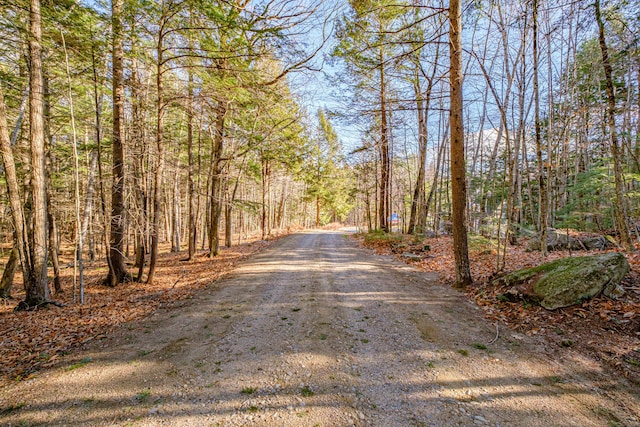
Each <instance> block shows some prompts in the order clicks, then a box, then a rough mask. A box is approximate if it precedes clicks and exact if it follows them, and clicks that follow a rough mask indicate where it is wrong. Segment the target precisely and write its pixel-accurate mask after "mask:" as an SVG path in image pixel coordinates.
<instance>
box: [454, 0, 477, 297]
mask: <svg viewBox="0 0 640 427" xmlns="http://www.w3.org/2000/svg"><path fill="white" fill-rule="evenodd" d="M460 3H461V2H460V0H452V1H451V3H450V5H449V25H450V27H449V49H450V56H451V63H450V70H449V72H450V76H449V78H450V81H451V107H450V108H451V111H450V113H449V126H450V128H451V131H450V133H451V159H450V161H451V204H452V207H451V210H452V215H451V219H452V223H453V252H454V256H455V270H456V281H455V286H456V287H465V286H467V285H470V284H471V282H472V280H471V271H470V268H469V252H468V245H467V225H466V207H467V194H466V176H465V175H466V168H465V158H464V128H463V121H462V39H461V34H460V33H461V29H462V11H461V4H460Z"/></svg>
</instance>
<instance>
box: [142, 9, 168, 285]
mask: <svg viewBox="0 0 640 427" xmlns="http://www.w3.org/2000/svg"><path fill="white" fill-rule="evenodd" d="M165 23H166V22H165V18H164V17H162V18H161V25H160V28H161V29H162V30H161V31H160V33H159V34H158V44H157V46H156V52H157V56H158V58H157V59H158V64H157V68H156V89H157V92H158V93H157V96H158V99H157V103H156V112H157V115H158V117H157V119H158V120H157V128H156V170H155V180H154V188H153V223H152V224H151V255H150V256H149V275H148V276H147V283H153V279H155V272H156V265H157V262H158V239H159V237H160V220H161V219H162V212H161V209H160V201H161V195H162V181H163V180H162V174H163V173H164V107H165V101H164V88H163V80H162V78H163V73H164V58H163V53H164V33H163V31H164V24H165Z"/></svg>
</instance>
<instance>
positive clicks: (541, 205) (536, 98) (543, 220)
mask: <svg viewBox="0 0 640 427" xmlns="http://www.w3.org/2000/svg"><path fill="white" fill-rule="evenodd" d="M533 102H534V121H535V138H536V158H537V161H538V189H539V193H538V224H539V231H540V242H541V245H540V250H541V252H542V257H543V258H544V257H546V256H547V244H546V242H547V218H548V217H549V198H548V197H547V187H546V183H545V181H546V180H545V176H544V163H543V160H542V132H541V129H540V90H539V87H538V0H533Z"/></svg>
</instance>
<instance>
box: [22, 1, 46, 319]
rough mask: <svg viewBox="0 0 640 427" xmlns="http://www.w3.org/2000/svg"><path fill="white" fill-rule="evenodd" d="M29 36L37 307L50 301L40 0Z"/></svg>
mask: <svg viewBox="0 0 640 427" xmlns="http://www.w3.org/2000/svg"><path fill="white" fill-rule="evenodd" d="M30 32H31V34H30V37H29V59H30V67H29V84H30V87H31V91H30V93H29V125H30V130H29V138H30V142H31V193H32V194H31V197H32V210H33V211H32V221H33V226H32V230H31V235H30V240H31V242H30V245H29V246H30V249H31V262H32V264H31V268H30V269H29V270H30V271H29V272H28V275H27V276H25V279H24V281H25V290H26V296H25V301H24V302H25V303H26V305H27V306H29V307H31V306H35V305H38V304H41V303H43V302H46V301H48V300H49V284H48V279H47V260H48V258H47V252H48V242H47V240H48V239H47V237H48V233H47V231H48V224H47V189H46V183H45V147H44V116H43V105H44V100H43V94H44V90H43V80H42V52H41V39H42V28H41V15H40V0H31V9H30Z"/></svg>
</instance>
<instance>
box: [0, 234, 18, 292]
mask: <svg viewBox="0 0 640 427" xmlns="http://www.w3.org/2000/svg"><path fill="white" fill-rule="evenodd" d="M17 267H18V246H17V245H16V244H15V243H14V245H13V248H11V253H10V254H9V259H8V260H7V263H6V264H5V266H4V271H3V272H2V279H0V299H5V300H6V299H10V298H11V287H12V286H13V276H14V275H15V272H16V268H17Z"/></svg>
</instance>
